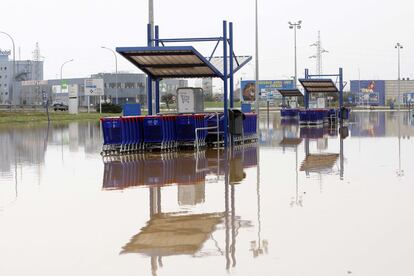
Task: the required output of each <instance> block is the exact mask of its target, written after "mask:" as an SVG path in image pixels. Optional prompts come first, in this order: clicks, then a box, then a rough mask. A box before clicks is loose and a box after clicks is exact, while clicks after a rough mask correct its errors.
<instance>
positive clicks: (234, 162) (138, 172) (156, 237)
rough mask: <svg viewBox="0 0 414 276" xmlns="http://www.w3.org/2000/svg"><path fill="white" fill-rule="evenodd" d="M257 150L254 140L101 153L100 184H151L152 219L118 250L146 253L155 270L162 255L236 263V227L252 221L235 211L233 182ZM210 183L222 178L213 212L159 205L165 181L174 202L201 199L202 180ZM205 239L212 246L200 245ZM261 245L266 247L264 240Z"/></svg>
mask: <svg viewBox="0 0 414 276" xmlns="http://www.w3.org/2000/svg"><path fill="white" fill-rule="evenodd" d="M257 154H258V148H257V146H256V145H249V146H242V147H237V148H235V149H234V150H231V151H217V150H208V151H205V152H201V153H193V152H191V153H163V154H140V155H130V156H117V157H105V158H104V177H103V189H104V190H108V191H110V190H123V189H128V188H132V187H147V188H148V190H149V204H150V205H149V213H150V219H149V221H147V223H146V225H145V226H144V227H143V228H142V229H141V230H140V231H139V232H138V233H137V234H136V235H134V236H133V237H132V238H131V239H130V241H129V242H128V243H127V244H126V245H125V246H123V248H122V251H121V254H131V253H139V254H141V255H145V256H148V257H150V258H151V261H150V262H151V272H152V274H153V275H156V274H157V271H158V269H159V268H160V267H162V264H163V261H162V258H163V257H167V256H175V255H190V256H195V257H196V256H203V257H206V256H223V257H224V259H225V262H226V269H230V268H231V267H235V266H236V264H237V260H236V243H237V236H238V233H239V231H240V229H241V228H245V227H249V228H250V227H252V224H251V222H250V221H248V220H247V221H245V220H242V219H241V217H239V216H237V212H236V187H237V185H238V184H240V183H241V182H242V181H243V180H244V179H245V178H246V176H247V173H246V170H247V169H249V168H255V167H256V166H257ZM214 183H216V184H220V183H223V184H224V191H223V194H222V195H224V199H223V203H224V208H223V209H221V210H217V211H216V212H213V213H211V212H206V213H199V212H195V211H194V210H193V209H186V211H180V212H168V210H163V208H162V205H163V200H162V198H163V197H162V188H163V187H168V186H171V185H176V186H177V193H178V196H177V201H178V205H179V206H194V205H199V204H203V203H205V200H206V196H205V191H206V185H213V184H214ZM212 200H214V201H217V200H218V199H217V198H215V199H212ZM216 236H217V237H216ZM208 241H209V242H211V243H213V244H214V247H215V250H211V249H210V250H203V247H204V245H205V243H207V242H208ZM220 241H222V242H220ZM265 248H266V251H267V243H266V242H265Z"/></svg>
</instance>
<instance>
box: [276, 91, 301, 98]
mask: <svg viewBox="0 0 414 276" xmlns="http://www.w3.org/2000/svg"><path fill="white" fill-rule="evenodd" d="M278 91H279V93H280V94H281V95H282V96H283V97H303V94H302V92H300V90H299V89H278Z"/></svg>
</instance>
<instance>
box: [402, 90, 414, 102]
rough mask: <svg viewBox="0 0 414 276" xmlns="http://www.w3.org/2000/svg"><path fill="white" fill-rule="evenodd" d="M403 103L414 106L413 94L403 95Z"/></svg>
mask: <svg viewBox="0 0 414 276" xmlns="http://www.w3.org/2000/svg"><path fill="white" fill-rule="evenodd" d="M403 102H404V104H414V92H409V93H404V95H403Z"/></svg>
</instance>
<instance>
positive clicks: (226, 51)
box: [116, 21, 252, 148]
mask: <svg viewBox="0 0 414 276" xmlns="http://www.w3.org/2000/svg"><path fill="white" fill-rule="evenodd" d="M151 32H152V26H151V25H150V24H148V25H147V47H119V48H117V49H116V50H117V52H118V53H120V54H121V55H123V56H124V57H125V58H126V59H128V60H129V61H130V62H131V63H133V64H135V65H136V66H138V64H137V63H136V62H135V61H134V60H133V59H132V58H130V57H129V56H128V53H125V52H128V51H144V50H145V51H148V50H160V49H163V50H167V51H168V50H171V51H186V52H190V53H191V54H193V55H196V56H197V57H198V58H199V59H200V60H201V61H202V62H203V63H204V64H203V66H207V67H209V68H210V69H211V70H212V72H213V74H214V75H212V76H211V77H218V78H221V79H222V80H223V86H224V125H225V130H224V135H223V136H224V146H225V147H226V148H227V146H228V107H229V105H228V101H229V99H230V108H233V107H234V73H236V72H237V71H238V70H240V69H241V68H242V67H243V66H244V65H246V64H247V63H248V62H250V61H251V60H252V57H248V58H247V59H246V60H244V61H243V62H242V63H241V64H239V62H238V60H237V57H236V56H235V54H234V50H233V47H234V40H233V23H232V22H230V23H229V24H228V23H227V21H223V36H220V37H195V38H167V39H165V38H163V39H162V38H160V37H159V26H155V33H154V39H152V38H151V37H152V33H151ZM212 41H214V42H217V44H216V45H215V47H214V50H213V52H212V54H211V56H210V57H209V58H205V57H204V56H203V55H201V54H200V53H199V52H198V51H197V50H195V49H194V48H193V47H191V46H182V47H178V46H174V47H168V46H167V47H166V46H165V43H182V42H212ZM153 42H154V44H155V46H153V45H152V43H153ZM220 42H223V73H221V72H220V71H219V70H218V69H217V68H216V67H215V66H213V65H212V64H211V62H210V61H211V60H212V58H213V56H214V53H215V52H216V50H217V48H218V46H219V44H220ZM160 44H161V45H162V46H160ZM229 58H230V60H228V59H229ZM234 61H236V65H237V67H236V68H234ZM188 66H189V65H188ZM193 66H194V65H193ZM138 67H140V66H138ZM141 70H143V71H144V72H145V73H146V74H147V101H148V102H147V104H148V115H153V108H152V88H153V87H152V84H153V81H155V101H156V105H155V112H156V113H159V112H160V81H161V79H160V77H159V76H158V77H156V76H153V75H151V73H150V72H149V71H148V70H145V68H141ZM168 77H169V78H172V77H183V76H168ZM192 77H201V76H195V75H194V76H192ZM228 82H230V83H228ZM229 86H230V87H229Z"/></svg>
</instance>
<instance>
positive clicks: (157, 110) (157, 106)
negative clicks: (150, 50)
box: [155, 26, 160, 114]
mask: <svg viewBox="0 0 414 276" xmlns="http://www.w3.org/2000/svg"><path fill="white" fill-rule="evenodd" d="M159 38H160V28H159V26H155V47H159V46H160V42H159V41H158V39H159ZM155 113H156V114H158V113H160V80H159V79H157V80H156V81H155Z"/></svg>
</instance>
